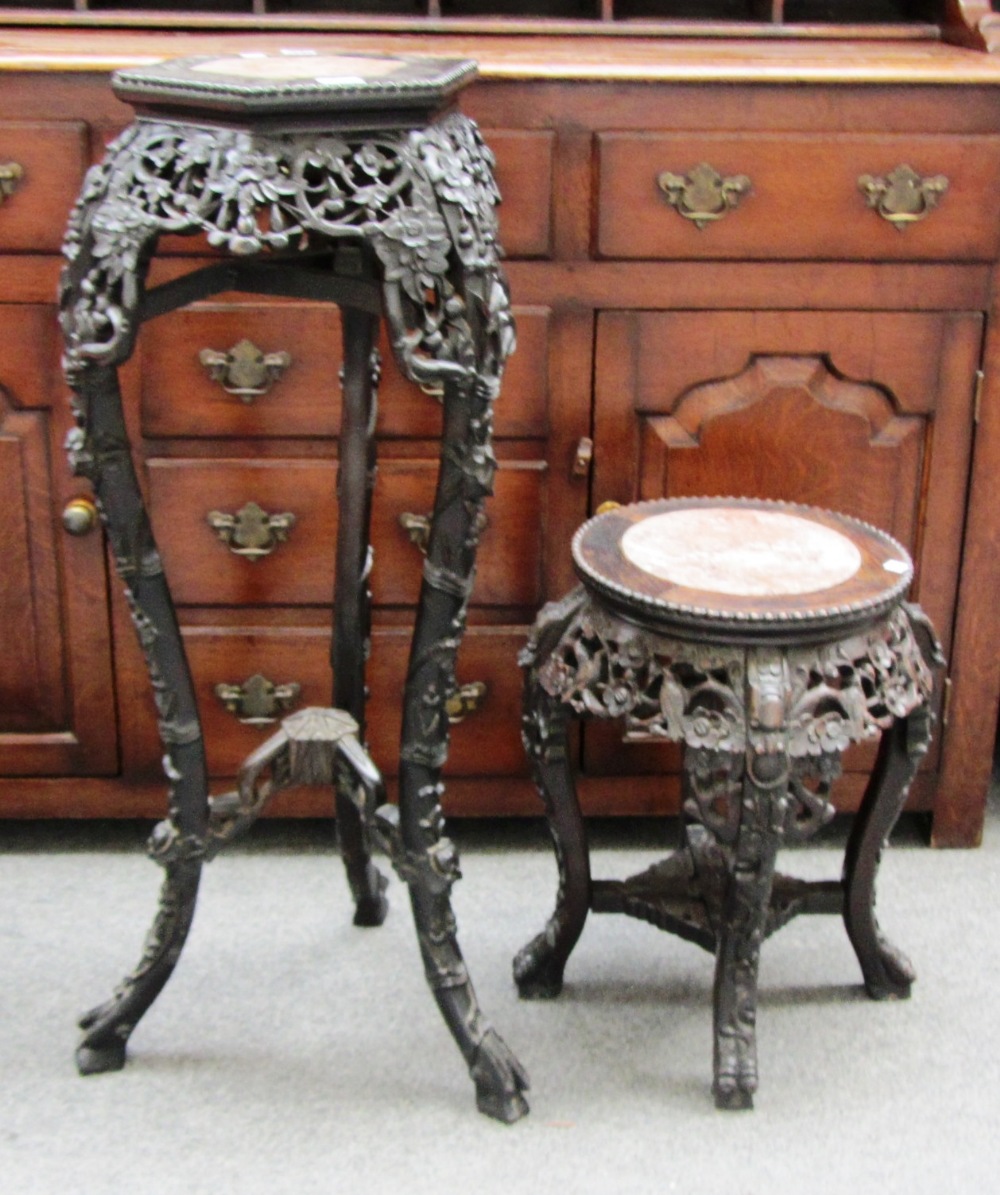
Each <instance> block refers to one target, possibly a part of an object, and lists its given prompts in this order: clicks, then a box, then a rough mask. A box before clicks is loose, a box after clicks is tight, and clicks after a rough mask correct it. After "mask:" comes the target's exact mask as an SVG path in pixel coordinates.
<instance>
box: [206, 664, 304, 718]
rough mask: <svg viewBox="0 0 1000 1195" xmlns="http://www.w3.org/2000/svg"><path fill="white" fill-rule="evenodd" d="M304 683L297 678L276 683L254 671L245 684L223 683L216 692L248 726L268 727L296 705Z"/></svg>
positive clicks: (230, 710)
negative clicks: (284, 682)
mask: <svg viewBox="0 0 1000 1195" xmlns="http://www.w3.org/2000/svg"><path fill="white" fill-rule="evenodd" d="M301 692H302V686H301V685H300V684H297V683H296V682H295V681H289V682H288V683H287V684H283V685H276V684H275V683H274V682H273V681H269V680H268V679H267V677H266V676H261V674H260V673H259V672H258V673H255V675H253V676H251V677H250V678H249V679H248V680H245V681H244V682H243V684H242V685H238V684H226V683H224V682H223V683H221V684H218V685H216V686H215V695H216V697H218V699H219V700H220V701H221V702H222V704H223V705H224V706H225V707H226V709H227V710H228V711H229V712H230V713H231V714H232V715H233V716H234V717H235V718H236V719H237V721H239V722H243V723H244V724H245V725H247V726H266V725H267V724H268V723H270V722H277V721H278V719H279V718H280V717H281V716H282V715H283V714H287V713H288V711H289V710H290V709H291V708H292V707H293V706H294V705H295V702H296V701H297V700H298V697H299V694H300V693H301Z"/></svg>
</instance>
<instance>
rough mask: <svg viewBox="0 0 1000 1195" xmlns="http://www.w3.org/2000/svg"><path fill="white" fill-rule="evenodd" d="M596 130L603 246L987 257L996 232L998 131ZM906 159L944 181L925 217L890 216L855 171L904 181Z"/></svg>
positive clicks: (637, 254) (639, 251) (607, 252)
mask: <svg viewBox="0 0 1000 1195" xmlns="http://www.w3.org/2000/svg"><path fill="white" fill-rule="evenodd" d="M597 141H598V156H599V171H600V184H599V205H600V207H599V223H598V248H599V251H600V253H601V254H602V255H603V256H605V257H625V258H643V257H646V258H659V257H663V258H706V257H708V258H712V257H714V258H723V257H742V258H786V259H794V258H832V259H840V260H843V259H845V258H854V259H874V260H879V259H882V260H903V259H911V260H912V259H925V260H926V259H941V260H945V259H947V260H955V259H959V260H988V259H989V258H991V257H993V256H995V254H996V253H997V249H998V244H1000V227H998V225H997V221H996V220H995V218H994V216H993V206H992V199H991V197H992V196H995V195H996V194H997V193H998V191H1000V138H996V137H981V136H980V137H964V138H963V137H941V136H910V137H899V136H872V135H864V136H862V135H851V134H843V135H831V136H823V137H820V136H816V135H805V134H799V135H796V134H780V135H779V134H772V135H763V134H762V135H758V136H754V137H747V136H745V135H743V136H736V135H732V134H714V133H704V134H687V133H685V134H678V135H672V134H663V133H605V134H602V135H599V136H598V138H597ZM705 167H707V168H708V169H707V170H705V169H704V168H705ZM906 167H908V168H909V169H910V170H911V171H913V172H914V174H915V176H919V178H920V179H922V180H940V179H945V180H947V187H946V189H944V190H943V191H941V190H940V189H939V190H937V191H936V192H935V193H932V194H931V200H930V202H931V204H932V205H933V204H934V203H935V200H936V206H932V207H931V209H930V210H929V212H928V213H927V214H926V215H925V216H924V217H923V218H920V219H916V220H911V221H905V222H903V223H902V224H899V225H898V226H897V224H898V222H896V223H894V222H893V221H892V220H890V219H888V218H887V217H886V216H883V215H881V214H880V213H879V211H878V210H877V207H876V206H872V205H871V204H870V203H869V200H868V198H867V194H866V192H865V190H864V189H863V186H862V183H861V181H860V180H862V179H871V180H873V182H876V183H877V180H883V181H884V182H885V183H886V185H888V184H889V183H890V182H892V181H893V179H894V178H895V179H897V180H898V183H899V186H898V188H897V194H898V193H899V192H900V191H905V189H906V184H905V179H904V176H903V175H897V174H895V172H897V171H899V170H900V169H902V168H906ZM699 170H700V171H701V173H700V174H699V173H698V172H699ZM692 172H694V173H692ZM665 176H672V177H665ZM719 180H721V181H719ZM695 183H698V184H699V185H697V186H696V185H694V184H695ZM914 186H915V187H916V188H917V189H918V190H919V184H918V183H914ZM931 190H932V192H933V190H934V183H931ZM892 206H896V205H894V204H893V203H892V200H890V207H892Z"/></svg>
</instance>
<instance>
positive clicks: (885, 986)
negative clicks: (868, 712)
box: [843, 603, 945, 1000]
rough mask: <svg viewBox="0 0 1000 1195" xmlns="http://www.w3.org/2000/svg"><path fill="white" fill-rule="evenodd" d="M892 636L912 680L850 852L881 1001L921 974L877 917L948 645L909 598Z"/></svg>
mask: <svg viewBox="0 0 1000 1195" xmlns="http://www.w3.org/2000/svg"><path fill="white" fill-rule="evenodd" d="M895 625H896V628H897V633H896V634H895V635H894V636H893V637H892V639H891V640H890V643H891V646H892V650H893V654H894V656H895V660H896V666H897V669H898V671H899V673H900V674H901V675H902V676H904V677H905V678H906V679H907V681H908V683H907V684H906V686H905V689H904V688H903V686H900V688H901V691H902V692H904V693H905V694H906V695H905V698H904V705H903V709H905V710H906V711H907V712H906V713H905V714H903V713H902V711H900V710H897V711H896V713H897V716H896V718H895V720H894V722H893V723H892V725H891V726H890V727H889V728H888V729H886V730H885V731H884V732H883V734H882V741H881V743H880V744H879V753H878V758H877V760H876V762H875V768H874V770H873V772H872V775H871V779H870V780H869V782H868V787H867V789H866V790H865V795H864V798H863V800H862V803H861V807H860V809H859V810H858V813H857V815H856V816H855V819H854V825H853V826H852V829H851V836H850V838H849V840H848V843H847V851H846V853H845V855H844V875H843V884H844V923H845V925H846V927H847V933H848V936H849V937H850V939H851V944H852V945H853V947H854V950H855V953H856V954H857V956H858V962H859V963H860V964H861V972H862V975H863V976H864V982H865V990H866V991H867V992H868V995H869V996H871V997H872V998H873V999H875V1000H879V999H884V998H886V997H890V996H895V997H901V998H905V997H907V996H909V994H910V985H911V984H912V983H913V980H914V979H915V977H916V976H915V974H914V971H913V967H912V965H911V964H910V961H909V959H907V958H906V956H905V955H904V954H903V953H902V952H901V951H900V950H898V949H897V948H896V947H895V946H893V945H892V944H891V943H890V942H888V941H887V940H886V938H884V937H883V935H882V933H881V931H880V930H879V927H878V922H877V920H876V918H875V880H876V876H877V875H878V868H879V863H880V861H881V858H882V848H883V847H884V846H885V843H886V842H887V841H888V838H889V835H890V833H891V832H892V828H893V826H894V825H895V824H896V820H897V818H898V817H899V814H900V811H901V810H902V808H903V805H904V804H905V803H906V796H907V793H908V792H909V788H910V783H911V782H912V780H913V777H914V776H915V775H916V772H917V769H918V768H919V766H920V764H921V762H922V761H923V758H924V756H925V755H926V754H927V750H928V747H929V746H930V742H931V730H932V727H933V722H934V716H933V712H932V700H931V699H932V697H933V691H934V677H935V674H936V671H937V670H938V669H939V668H941V667H942V666H943V665H944V663H945V659H944V655H943V653H942V651H941V645H940V643H939V642H938V640H937V636H936V635H935V633H934V629H933V627H932V626H931V624H930V622H929V621H928V619H927V616H926V615H925V614H924V612H923V611H922V610H921V609H920V607H919V606H916V605H912V604H909V603H905V604H904V605H903V606H902V607H901V608H900V610H899V611H898V614H897V616H896V624H895Z"/></svg>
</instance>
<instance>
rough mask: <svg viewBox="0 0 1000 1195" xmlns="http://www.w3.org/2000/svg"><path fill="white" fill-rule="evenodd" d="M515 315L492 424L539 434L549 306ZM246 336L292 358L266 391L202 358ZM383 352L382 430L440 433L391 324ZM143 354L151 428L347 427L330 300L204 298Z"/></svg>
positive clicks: (325, 431) (168, 431)
mask: <svg viewBox="0 0 1000 1195" xmlns="http://www.w3.org/2000/svg"><path fill="white" fill-rule="evenodd" d="M0 215H2V213H0ZM514 317H515V319H516V320H517V331H518V348H517V352H516V353H515V354H514V356H513V357H512V358H511V360H510V363H509V365H508V367H507V370H506V373H505V377H504V385H503V390H502V392H501V396H500V400H499V401H498V402H497V405H496V417H495V423H494V429H495V432H496V434H497V435H498V436H517V437H539V436H542V435H544V434H545V430H546V382H547V352H548V347H547V337H546V332H547V326H548V317H549V312H548V310H547V308H543V307H527V308H515V310H514ZM242 340H249V341H251V342H252V343H253V344H254V345H256V347H257V348H258V349H260V350H261V351H262V352H263V353H279V352H285V353H288V354H289V356H290V358H291V363H290V364H289V366H288V367H287V369H285V370H284V371H283V372H282V373H281V376H280V378H278V379H277V380H276V381H274V382H273V383H272V385H271V387H270V389H269V391H268V393H267V394H264V395H261V396H256V397H253V398H252V399H251V400H250V401H246V400H245V399H244V398H241V397H240V396H238V395H235V394H232V393H229V392H227V391H226V390H225V389H224V387H223V385H222V384H221V383H220V382H217V381H213V380H212V378H211V377H210V375H209V372H208V370H207V369H206V367H205V366H204V365H202V363H201V361H200V359H199V355H200V353H201V351H202V350H203V349H214V350H216V351H218V352H223V353H228V352H229V351H230V350H231V349H232V348H233V347H234V346H235V345H236V344H238V343H239V342H240V341H242ZM380 350H381V353H382V361H383V372H382V381H381V384H380V387H379V416H378V427H377V431H378V434H379V435H380V436H387V437H389V436H392V437H396V436H413V437H421V438H428V439H429V438H436V437H437V436H438V435H440V429H441V408H440V405H439V404H438V403H436V402H435V401H434V400H433V399H431V398H428V396H427V395H426V394H424V393H423V391H422V390H421V389H420V388H419V387H418V386H415V385H413V384H412V383H410V382H407V381H406V380H405V379H404V378H403V377H402V375H401V374H400V373H399V370H398V369H397V368H396V365H395V362H394V361H393V359H392V352H391V350H390V348H389V342H388V337H387V336H386V333H385V330H384V328H383V331H382V335H381V339H380ZM140 354H141V358H142V383H141V384H142V429H143V434H144V435H146V436H156V437H158V436H165V437H185V438H201V437H211V438H215V437H222V436H234V437H241V438H252V439H257V438H273V437H275V436H280V437H310V438H314V437H317V436H319V437H332V436H336V435H338V433H339V431H340V384H339V382H338V377H339V373H340V367H341V364H342V362H343V353H342V351H341V321H340V312H339V310H338V309H337V308H336V307H335V306H333V305H332V304H330V303H275V302H271V301H264V300H257V301H254V302H250V301H248V300H247V299H242V300H240V299H239V298H238V297H233V298H232V299H231V300H227V301H223V302H219V301H213V302H206V303H198V304H196V305H194V306H192V307H190V308H187V309H185V310H183V311H177V312H174V313H173V314H171V315H169V316H164V317H162V318H161V319H157V320H153V321H152V322H151V323H150V324H149V326H148V327H147V328H146V329H144V331H143V334H142V336H141V337H140Z"/></svg>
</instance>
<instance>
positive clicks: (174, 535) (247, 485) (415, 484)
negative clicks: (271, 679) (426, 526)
mask: <svg viewBox="0 0 1000 1195" xmlns="http://www.w3.org/2000/svg"><path fill="white" fill-rule="evenodd" d="M437 468H438V466H437V462H436V461H429V460H406V461H398V460H392V461H383V462H381V463H380V465H379V474H378V482H377V484H376V489H375V502H374V509H373V512H372V542H373V543H374V545H375V568H374V571H373V574H372V590H373V593H374V597H375V601H376V603H378V604H382V605H412V604H414V603H415V602H416V600H417V595H418V592H419V586H420V578H421V557H420V554H419V552H418V551H417V549H416V548H415V547H414V546H413V544H412V543H411V542H410V540H409V539H408V538H407V536H406V534H405V532H404V531H403V529H402V528H401V526H400V525H399V521H398V520H399V515H401V514H403V513H404V512H408V513H412V514H417V515H425V514H429V512H430V510H431V507H432V506H433V501H434V489H435V485H436V480H437ZM147 469H148V476H149V491H150V496H151V513H152V519H153V529H154V532H155V534H156V538H157V542H158V544H159V545H160V549H161V551H162V554H163V560H164V564H165V566H166V570H167V576H168V577H169V578H170V582H171V588H172V590H173V593H174V597H175V600H176V601H177V602H179V603H180V604H187V605H257V604H262V605H275V604H282V605H295V604H306V605H329V604H330V602H331V601H332V599H333V583H334V570H333V560H334V541H335V537H336V531H337V502H336V477H337V470H336V465H335V464H334V463H333V462H332V461H301V460H277V461H246V460H208V461H206V460H187V459H185V460H174V459H163V458H154V459H151V460H149V461H148V462H147ZM544 482H545V466H544V464H543V463H542V462H537V461H527V462H517V461H505V462H503V464H502V466H501V468H500V470H499V471H498V473H497V477H496V492H495V496H494V498H493V499H492V501H491V502H490V504H489V508H488V515H487V517H488V519H489V525H488V526H487V528H486V530H485V532H484V533H483V537H482V540H481V545H482V554H481V557H480V559H481V566H480V568H479V569H478V570H477V576H476V588H475V591H474V594H473V602H474V604H476V605H495V606H521V607H534V606H535V605H537V604H538V602H539V601H540V600H541V560H542V555H541V553H542V540H541V536H540V534H539V520H540V517H541V512H542V511H543V510H544V492H543V487H544ZM248 502H255V503H257V504H258V505H259V506H260V507H262V508H263V509H264V510H265V511H266V512H267V513H268V514H281V513H285V512H289V513H291V514H293V515H294V516H295V520H296V521H295V525H294V526H293V527H292V529H291V531H290V533H289V535H288V538H287V541H286V542H284V543H281V544H279V545H278V546H277V547H276V548H275V550H274V552H273V553H272V554H271V555H269V556H266V557H264V558H263V559H260V560H256V561H250V560H247V559H244V558H241V557H239V556H237V555H234V554H233V553H232V552H231V551H230V550H229V549H228V548H227V547H226V546H225V545H224V544H223V543H222V542H221V541H220V540H219V538H218V536H217V535H216V534H215V532H214V531H213V530H212V528H211V527H210V526H209V525H208V521H207V518H206V516H207V514H208V512H209V511H212V510H219V511H223V512H226V513H230V514H233V513H236V512H237V511H239V510H240V509H242V508H243V506H244V505H245V504H246V503H248ZM526 516H527V517H526Z"/></svg>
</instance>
